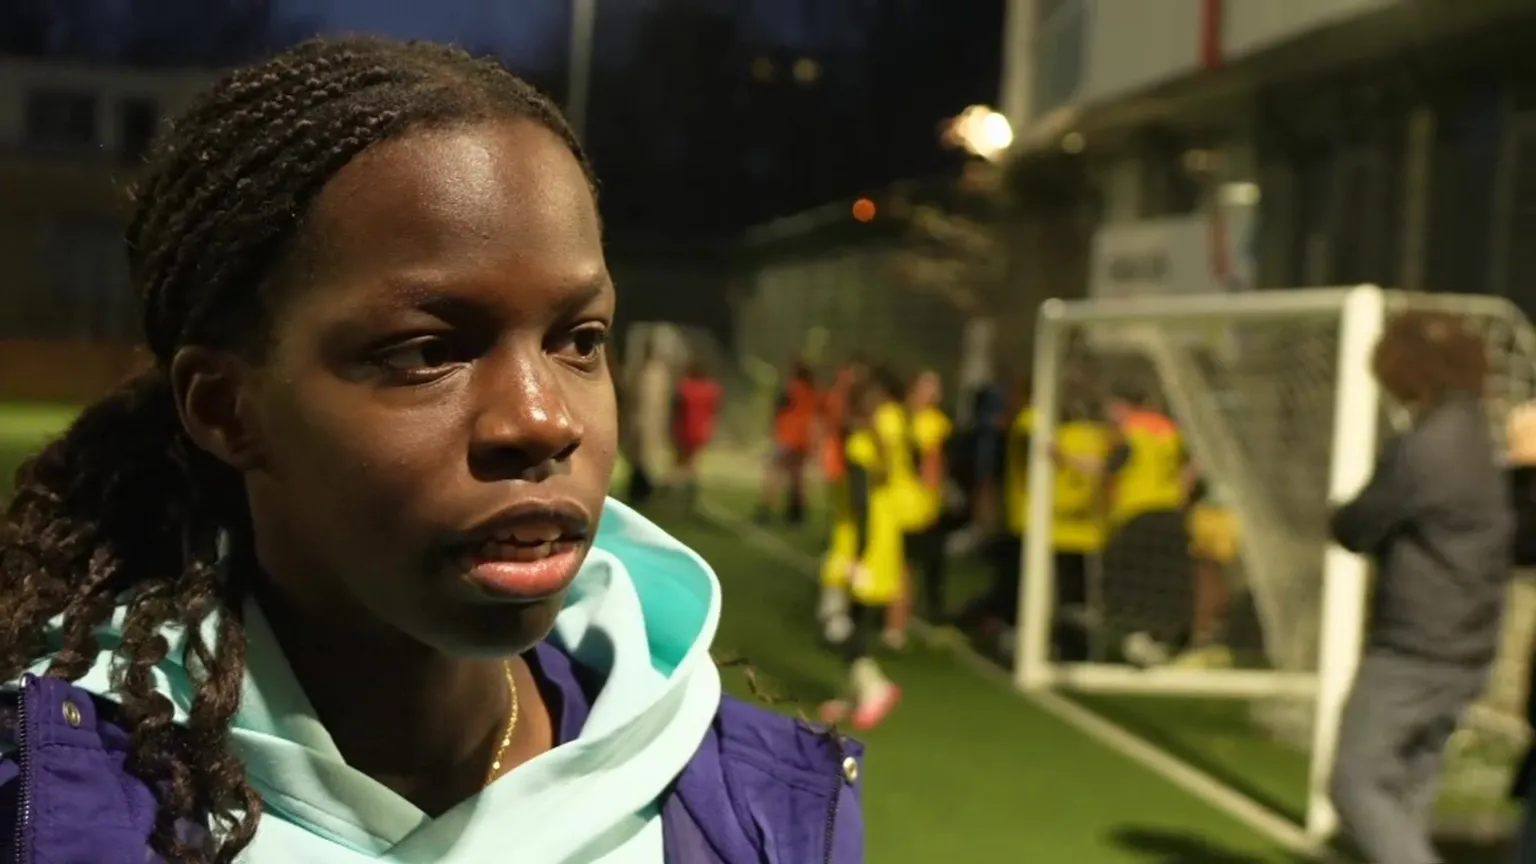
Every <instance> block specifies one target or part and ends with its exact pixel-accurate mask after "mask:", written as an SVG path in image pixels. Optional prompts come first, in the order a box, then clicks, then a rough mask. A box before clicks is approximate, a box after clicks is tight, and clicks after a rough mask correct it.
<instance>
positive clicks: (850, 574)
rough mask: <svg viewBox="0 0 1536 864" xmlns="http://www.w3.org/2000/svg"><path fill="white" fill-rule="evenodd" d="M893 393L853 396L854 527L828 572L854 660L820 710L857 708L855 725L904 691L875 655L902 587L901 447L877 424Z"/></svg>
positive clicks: (886, 708) (848, 452) (867, 390)
mask: <svg viewBox="0 0 1536 864" xmlns="http://www.w3.org/2000/svg"><path fill="white" fill-rule="evenodd" d="M889 401H890V394H888V393H887V392H886V391H885V388H884V387H883V386H881V385H880V384H878V383H876V382H870V383H868V384H866V385H865V386H864V387H862V388H860V391H859V392H858V394H857V396H856V397H855V398H854V399H853V400H852V408H853V410H851V411H850V412H849V416H848V430H849V431H848V437H847V443H846V445H845V457H846V469H847V474H846V478H845V479H846V481H847V483H846V487H847V496H848V497H847V505H848V514H849V517H850V518H849V519H848V521H847V522H846V524H847V525H848V526H849V530H846V531H844V532H843V533H842V534H840V535H839V537H838V538H837V540H836V542H835V544H834V546H835V548H833V549H832V550H829V553H828V556H827V564H826V566H827V568H828V570H829V571H830V572H827V573H824V578H825V577H831V579H832V581H834V582H836V583H840V584H841V585H842V588H843V591H844V596H845V597H846V598H847V601H848V602H847V604H846V611H845V612H844V613H843V617H844V618H845V619H846V626H845V627H842V628H840V629H841V630H842V632H843V633H845V634H846V635H845V638H843V639H841V640H834V641H838V642H839V643H840V645H839V647H840V648H841V649H842V652H843V656H844V657H845V658H846V659H847V660H848V691H847V698H845V699H836V700H832V701H830V702H827V703H825V704H823V705H822V709H821V716H822V719H823V720H825V721H827V722H838V721H840V720H841V719H843V718H844V717H846V716H848V715H850V714H851V715H852V721H853V725H854V727H855V728H858V729H868V728H870V727H872V726H874V725H876V724H877V723H879V722H880V721H881V720H882V719H884V717H885V716H886V715H887V714H888V713H890V711H891V709H892V708H894V707H895V705H896V702H897V700H898V699H899V698H900V696H901V690H900V688H898V687H897V686H896V685H895V684H893V683H891V681H890V679H888V678H887V677H886V676H885V673H884V671H883V670H881V668H880V665H879V663H877V662H876V661H875V658H874V657H873V656H872V649H873V647H874V644H875V642H876V641H877V640H878V638H879V635H880V632H881V629H882V627H883V625H884V621H885V614H886V610H887V609H888V608H889V607H890V606H891V605H893V604H895V603H897V602H899V601H900V600H901V597H902V593H903V591H904V585H903V572H904V567H905V562H904V560H903V554H902V553H903V550H902V536H903V528H904V515H903V514H902V513H901V512H900V510H899V508H898V506H897V505H898V503H899V501H900V494H901V493H900V492H899V490H898V489H897V487H895V486H893V485H892V482H891V481H892V473H891V471H890V466H891V465H892V464H894V462H895V459H896V457H897V454H895V453H893V452H891V451H890V450H889V449H888V448H886V447H885V445H884V442H883V441H882V440H881V437H880V435H879V434H878V433H877V431H876V430H875V416H876V413H877V411H878V409H879V408H880V407H881V406H883V405H884V404H885V403H888V402H889Z"/></svg>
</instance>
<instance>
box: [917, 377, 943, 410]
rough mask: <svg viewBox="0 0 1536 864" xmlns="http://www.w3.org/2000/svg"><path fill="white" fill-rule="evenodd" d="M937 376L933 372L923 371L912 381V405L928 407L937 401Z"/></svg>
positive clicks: (938, 392) (938, 393) (938, 395)
mask: <svg viewBox="0 0 1536 864" xmlns="http://www.w3.org/2000/svg"><path fill="white" fill-rule="evenodd" d="M941 395H942V394H941V393H940V391H939V376H938V375H937V374H935V373H933V372H924V373H923V374H921V375H919V376H917V380H916V381H914V382H912V407H913V408H929V407H932V406H934V405H937V404H938V403H939V397H940V396H941Z"/></svg>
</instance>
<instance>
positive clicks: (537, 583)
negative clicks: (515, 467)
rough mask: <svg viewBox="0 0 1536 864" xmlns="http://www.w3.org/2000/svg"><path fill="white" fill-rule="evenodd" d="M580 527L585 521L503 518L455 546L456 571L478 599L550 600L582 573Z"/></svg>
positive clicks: (584, 540) (585, 539)
mask: <svg viewBox="0 0 1536 864" xmlns="http://www.w3.org/2000/svg"><path fill="white" fill-rule="evenodd" d="M584 526H585V522H584V521H583V520H578V519H575V518H572V517H566V516H562V515H561V514H558V513H556V514H553V515H552V514H550V513H548V512H544V513H526V514H522V515H519V516H517V517H515V518H508V519H503V520H501V521H500V522H499V523H493V524H492V526H491V527H488V528H487V529H485V530H483V531H481V532H479V533H480V536H479V537H478V538H477V539H474V540H470V541H467V542H466V543H464V544H463V545H462V546H460V547H459V550H458V552H457V553H456V554H455V555H454V560H455V563H456V565H457V566H456V567H455V569H456V570H457V571H458V572H459V575H460V578H461V579H463V581H464V582H465V583H467V584H468V585H469V586H471V587H472V588H473V589H474V591H475V594H476V596H479V597H489V598H499V599H502V600H512V601H531V600H540V599H543V598H547V597H551V596H554V595H556V594H559V593H560V592H561V591H563V590H565V588H566V587H568V586H569V585H570V583H571V582H572V581H573V580H574V579H575V578H576V574H577V571H578V570H580V569H581V562H582V561H583V560H584V559H585V558H586V550H587V546H588V545H589V539H590V534H589V533H588V532H587V531H586V530H585V527H584Z"/></svg>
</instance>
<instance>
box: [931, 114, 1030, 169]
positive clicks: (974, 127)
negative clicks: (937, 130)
mask: <svg viewBox="0 0 1536 864" xmlns="http://www.w3.org/2000/svg"><path fill="white" fill-rule="evenodd" d="M942 140H943V142H944V144H945V145H946V146H949V147H959V148H964V149H965V151H966V152H968V153H970V154H971V155H972V156H979V157H981V158H982V159H985V160H987V161H988V162H996V161H997V160H998V159H1000V158H1002V156H1003V155H1004V154H1005V153H1007V152H1008V148H1009V147H1011V146H1013V125H1012V124H1010V123H1009V122H1008V118H1007V117H1005V116H1003V115H1002V114H999V113H998V112H996V111H994V110H992V109H991V108H988V107H987V106H985V105H972V106H970V107H969V108H966V109H965V110H964V111H961V112H960V116H958V117H955V118H953V119H951V120H950V121H949V122H948V123H946V124H945V126H944V132H943V135H942Z"/></svg>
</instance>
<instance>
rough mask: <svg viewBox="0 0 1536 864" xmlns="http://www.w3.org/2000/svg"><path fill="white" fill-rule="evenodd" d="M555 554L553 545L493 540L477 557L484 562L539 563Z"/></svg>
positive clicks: (486, 544)
mask: <svg viewBox="0 0 1536 864" xmlns="http://www.w3.org/2000/svg"><path fill="white" fill-rule="evenodd" d="M554 552H555V549H554V545H553V544H551V543H538V544H528V543H497V542H496V541H494V540H491V541H487V542H485V543H483V544H481V546H480V548H479V549H478V550H476V557H477V558H479V559H481V560H483V561H537V560H539V559H541V558H548V557H549V556H550V555H553V554H554Z"/></svg>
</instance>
